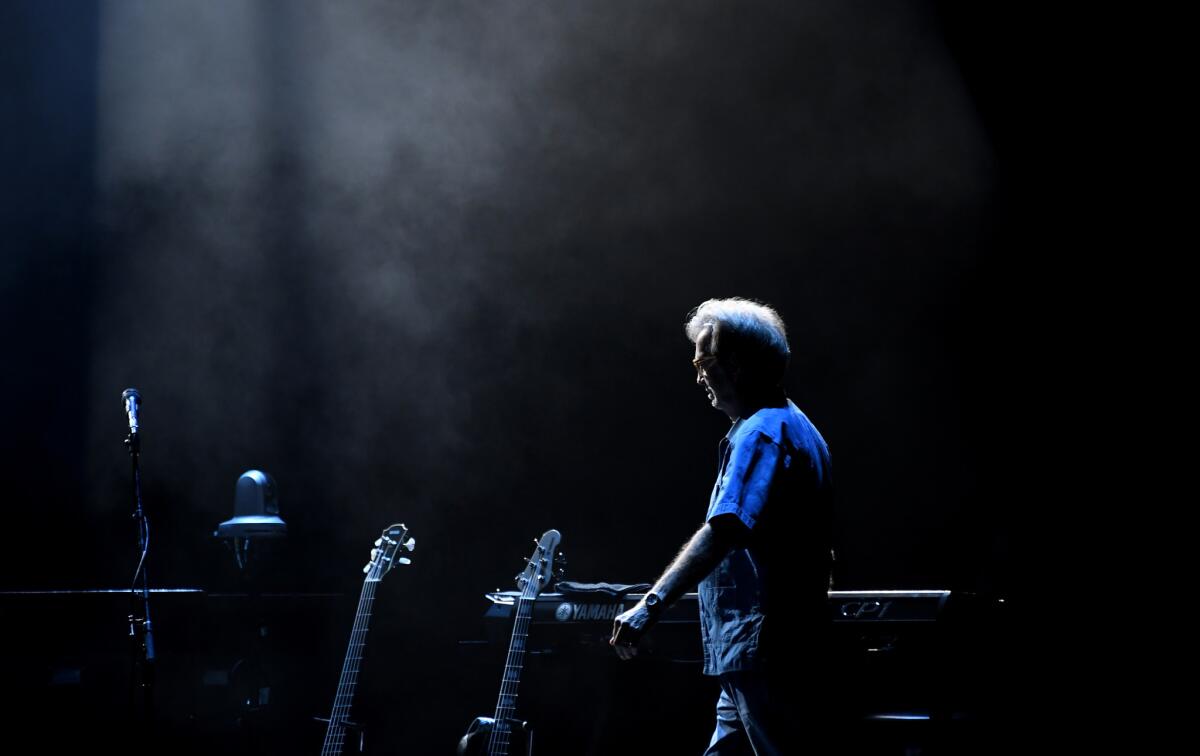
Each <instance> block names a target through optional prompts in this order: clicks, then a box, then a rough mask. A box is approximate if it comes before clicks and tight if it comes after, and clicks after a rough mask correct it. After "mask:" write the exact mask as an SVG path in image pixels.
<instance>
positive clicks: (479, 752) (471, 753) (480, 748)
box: [458, 717, 533, 756]
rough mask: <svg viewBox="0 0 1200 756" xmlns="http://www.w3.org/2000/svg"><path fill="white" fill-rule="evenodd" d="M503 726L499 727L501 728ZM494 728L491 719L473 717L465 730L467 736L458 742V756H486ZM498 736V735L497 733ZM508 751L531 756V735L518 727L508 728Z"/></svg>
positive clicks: (493, 721) (494, 724)
mask: <svg viewBox="0 0 1200 756" xmlns="http://www.w3.org/2000/svg"><path fill="white" fill-rule="evenodd" d="M504 727H505V725H501V728H502V730H503V728H504ZM495 728H496V720H495V719H493V718H492V717H475V720H474V721H473V722H471V725H470V726H469V727H468V728H467V734H466V735H463V736H462V740H460V741H458V756H487V752H488V745H489V741H490V740H491V738H492V732H493V731H494V730H495ZM497 734H499V733H497ZM506 734H507V735H508V736H509V737H508V751H509V753H514V754H527V756H528V755H529V754H532V752H533V734H532V733H530V732H529V731H528V730H526V729H524V728H523V727H520V726H509V729H508V732H507V733H506Z"/></svg>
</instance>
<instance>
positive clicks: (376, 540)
mask: <svg viewBox="0 0 1200 756" xmlns="http://www.w3.org/2000/svg"><path fill="white" fill-rule="evenodd" d="M381 543H383V538H376V539H375V545H376V546H378V545H379V544H381Z"/></svg>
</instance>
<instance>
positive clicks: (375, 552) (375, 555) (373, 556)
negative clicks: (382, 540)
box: [371, 549, 379, 559]
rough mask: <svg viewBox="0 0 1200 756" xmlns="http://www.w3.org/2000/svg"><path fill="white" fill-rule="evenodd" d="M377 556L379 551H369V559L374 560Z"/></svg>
mask: <svg viewBox="0 0 1200 756" xmlns="http://www.w3.org/2000/svg"><path fill="white" fill-rule="evenodd" d="M377 556H379V549H371V558H372V559H374V558H375V557H377Z"/></svg>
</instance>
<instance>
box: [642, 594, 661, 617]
mask: <svg viewBox="0 0 1200 756" xmlns="http://www.w3.org/2000/svg"><path fill="white" fill-rule="evenodd" d="M642 603H644V604H645V605H646V611H647V612H649V613H650V616H651V617H657V616H658V615H659V613H660V612H661V611H662V610H663V608H664V607H663V600H662V596H659V595H658V594H657V593H654V592H653V591H651V592H650V593H647V594H646V596H645V598H643V599H642Z"/></svg>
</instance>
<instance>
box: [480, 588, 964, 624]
mask: <svg viewBox="0 0 1200 756" xmlns="http://www.w3.org/2000/svg"><path fill="white" fill-rule="evenodd" d="M643 595H644V594H641V593H628V594H625V595H624V596H623V597H620V598H617V597H614V596H609V595H607V594H601V593H571V594H562V593H543V594H541V595H540V596H538V597H537V598H536V599H534V605H533V616H532V619H531V622H532V624H534V625H581V624H586V623H602V624H603V623H607V624H608V626H610V627H609V629H611V624H612V621H613V618H614V617H616V616H617V615H618V614H620V613H621V612H624V611H626V610H627V609H631V608H632V607H633V606H634V604H636V603H637V602H638V601H640V600H641V598H642V596H643ZM520 596H521V594H520V593H519V592H518V591H494V592H492V593H488V594H486V598H487V599H488V601H490V602H491V606H490V607H489V608H488V610H487V612H485V614H484V618H485V619H486V620H496V621H500V620H511V619H512V616H513V611H514V607H515V606H516V603H517V600H518V599H519V598H520ZM949 600H950V591H944V590H914V591H830V592H829V619H830V621H831V622H833V623H864V622H865V623H905V622H935V621H937V619H938V617H939V616H941V614H942V613H943V611H944V610H945V608H946V605H947V603H948V602H949ZM699 612H700V609H699V602H698V599H697V595H696V594H695V593H687V594H684V595H683V596H682V597H681V598H680V599H679V600H678V601H676V602H675V603H674V604H673V605H672V606H670V607H669V608H668V609H667V611H666V612H664V613H663V616H662V617H661V618H660V619H659V620H658V624H659V625H664V624H666V625H670V624H678V623H690V624H698V623H699V621H700V614H699Z"/></svg>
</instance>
